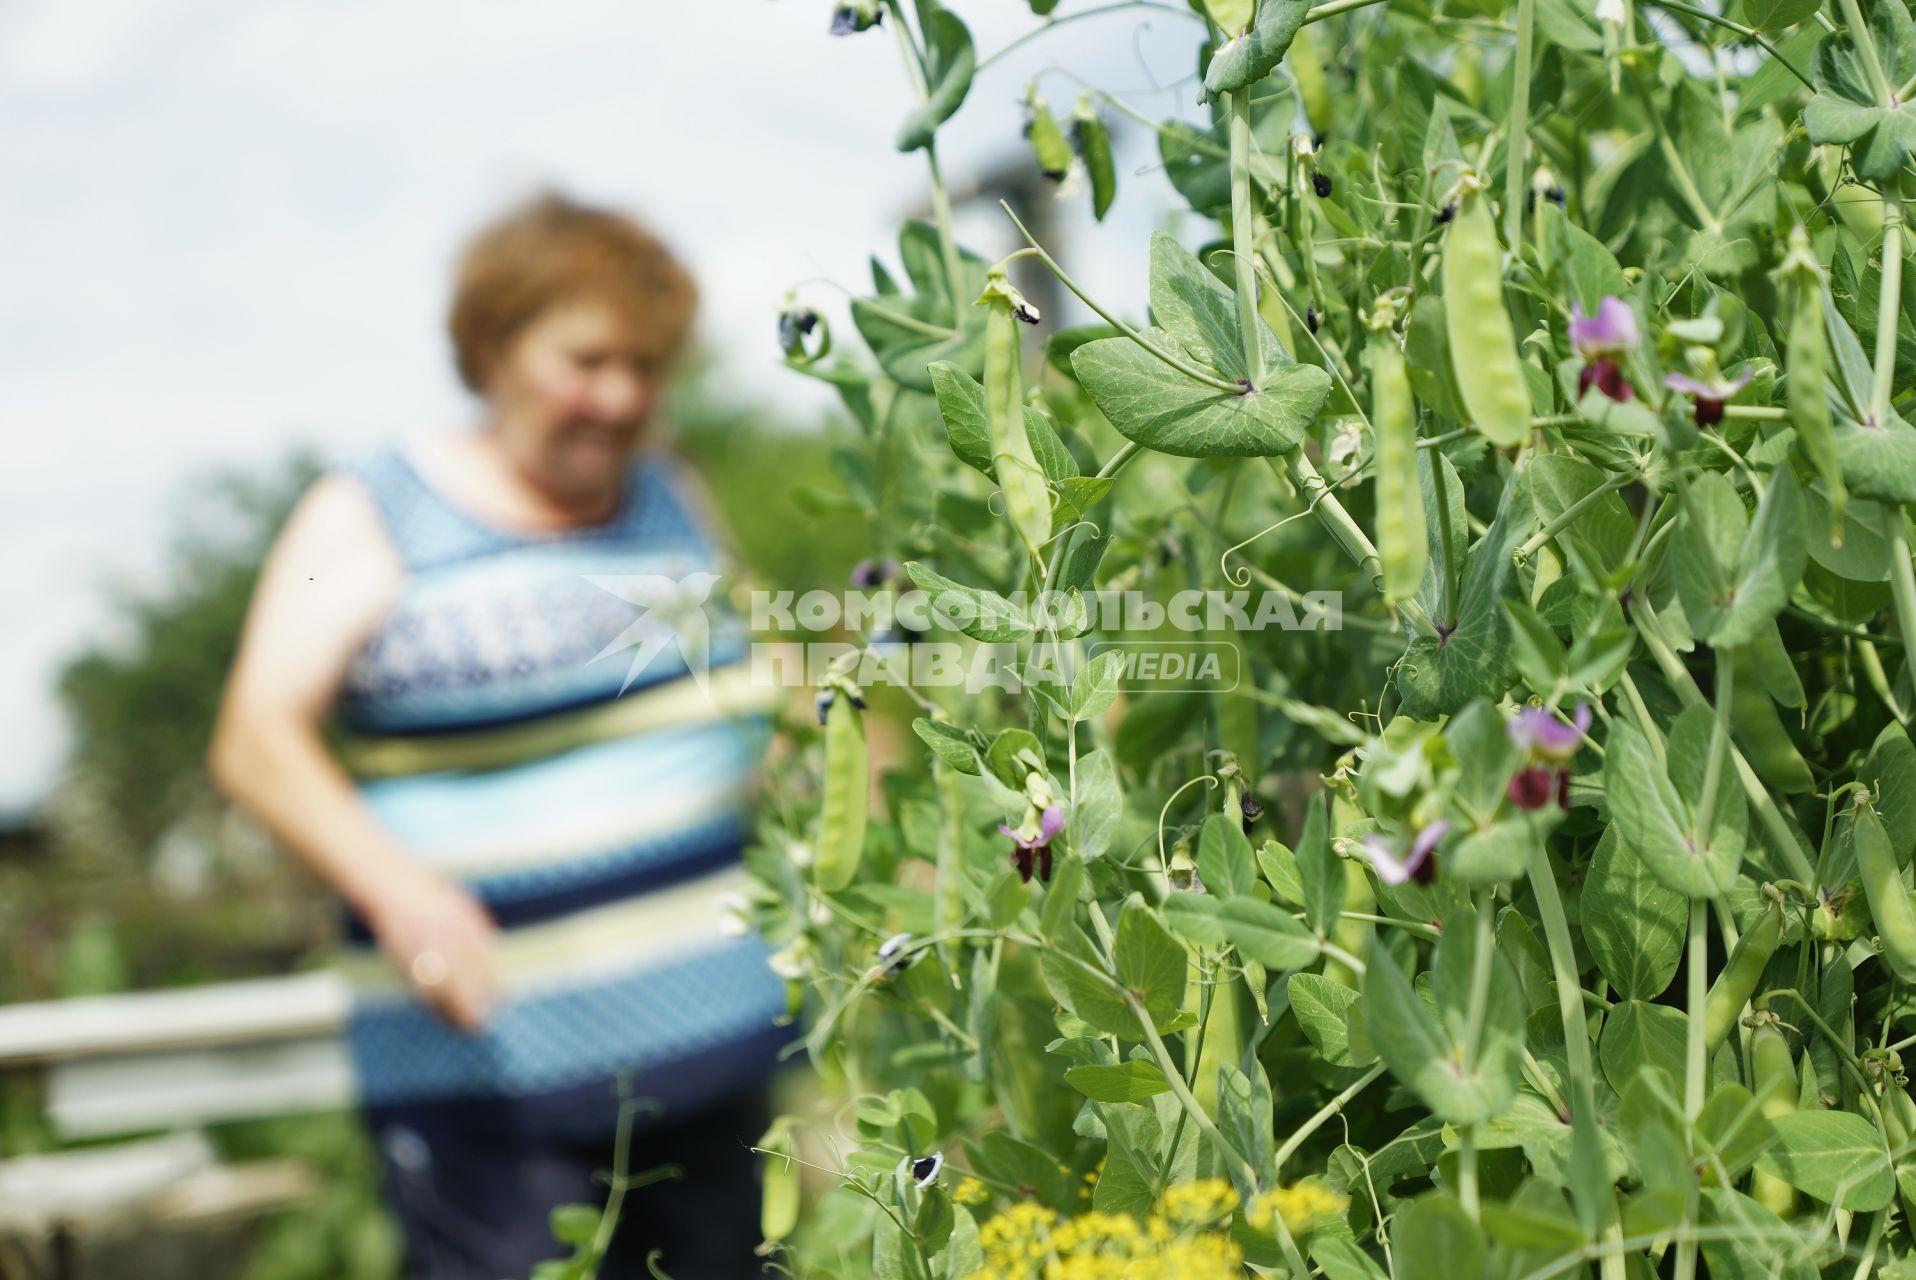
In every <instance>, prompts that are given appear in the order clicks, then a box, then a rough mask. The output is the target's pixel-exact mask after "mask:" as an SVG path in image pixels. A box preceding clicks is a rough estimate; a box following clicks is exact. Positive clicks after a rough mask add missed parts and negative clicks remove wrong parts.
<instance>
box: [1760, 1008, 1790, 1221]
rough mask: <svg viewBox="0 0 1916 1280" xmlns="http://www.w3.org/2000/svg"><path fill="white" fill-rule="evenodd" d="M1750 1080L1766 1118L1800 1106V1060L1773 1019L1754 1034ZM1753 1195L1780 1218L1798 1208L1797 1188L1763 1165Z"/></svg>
mask: <svg viewBox="0 0 1916 1280" xmlns="http://www.w3.org/2000/svg"><path fill="white" fill-rule="evenodd" d="M1750 1080H1751V1082H1752V1083H1753V1084H1754V1085H1755V1086H1756V1088H1755V1093H1756V1105H1757V1107H1758V1108H1759V1109H1760V1110H1761V1111H1762V1113H1763V1118H1764V1119H1765V1120H1774V1119H1776V1118H1777V1117H1778V1116H1783V1115H1788V1114H1789V1113H1790V1112H1792V1111H1795V1110H1796V1091H1797V1086H1796V1063H1795V1061H1794V1060H1793V1059H1792V1058H1791V1057H1790V1042H1789V1038H1788V1037H1787V1036H1785V1035H1784V1034H1783V1032H1782V1031H1781V1030H1780V1029H1779V1028H1778V1027H1777V1026H1776V1024H1775V1023H1773V1022H1766V1023H1764V1024H1763V1025H1762V1026H1760V1027H1758V1028H1757V1029H1756V1030H1755V1031H1754V1032H1752V1033H1751V1035H1750ZM1750 1197H1751V1198H1752V1199H1753V1200H1755V1201H1756V1202H1757V1203H1758V1204H1760V1205H1762V1206H1763V1207H1764V1208H1765V1209H1768V1210H1769V1211H1770V1212H1771V1213H1774V1214H1775V1215H1776V1216H1777V1217H1779V1218H1787V1217H1789V1216H1790V1215H1791V1214H1792V1213H1794V1212H1795V1211H1796V1188H1795V1187H1792V1186H1791V1185H1790V1184H1789V1183H1787V1182H1785V1181H1783V1179H1781V1178H1779V1177H1777V1176H1776V1175H1775V1174H1773V1173H1766V1172H1764V1171H1763V1170H1762V1169H1758V1170H1756V1171H1755V1172H1754V1174H1752V1176H1751V1178H1750Z"/></svg>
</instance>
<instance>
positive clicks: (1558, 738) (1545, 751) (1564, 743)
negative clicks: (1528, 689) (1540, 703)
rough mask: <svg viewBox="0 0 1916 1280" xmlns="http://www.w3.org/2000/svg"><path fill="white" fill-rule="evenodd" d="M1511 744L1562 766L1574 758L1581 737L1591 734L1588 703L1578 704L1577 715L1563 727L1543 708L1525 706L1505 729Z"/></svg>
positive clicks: (1581, 739) (1580, 743) (1562, 724)
mask: <svg viewBox="0 0 1916 1280" xmlns="http://www.w3.org/2000/svg"><path fill="white" fill-rule="evenodd" d="M1506 728H1507V729H1508V731H1509V733H1510V741H1511V743H1512V745H1514V746H1516V747H1517V748H1518V749H1519V750H1521V751H1527V752H1529V753H1530V754H1531V755H1532V756H1533V757H1536V758H1538V759H1542V760H1547V761H1549V762H1551V763H1552V764H1564V763H1567V762H1568V761H1570V760H1573V759H1575V758H1576V755H1577V748H1578V747H1579V746H1581V745H1583V735H1584V734H1586V733H1588V732H1589V731H1590V704H1589V703H1587V702H1583V703H1579V704H1577V711H1576V714H1575V715H1573V716H1571V717H1570V723H1569V724H1565V723H1563V722H1562V721H1561V720H1559V719H1557V717H1556V716H1555V715H1554V714H1553V713H1552V712H1551V711H1550V710H1549V709H1548V708H1545V707H1525V708H1524V709H1523V710H1521V711H1519V712H1518V713H1517V714H1516V716H1515V717H1513V718H1512V719H1511V721H1510V723H1509V724H1508V725H1507V726H1506Z"/></svg>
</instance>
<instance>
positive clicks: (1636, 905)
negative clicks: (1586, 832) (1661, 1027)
mask: <svg viewBox="0 0 1916 1280" xmlns="http://www.w3.org/2000/svg"><path fill="white" fill-rule="evenodd" d="M1579 903H1580V906H1579V912H1580V915H1581V921H1582V924H1583V940H1584V942H1585V943H1586V944H1588V946H1589V948H1590V954H1591V956H1592V957H1593V958H1594V959H1595V960H1596V962H1597V968H1598V969H1600V970H1601V971H1602V972H1603V976H1604V978H1605V980H1606V981H1608V982H1609V984H1610V985H1611V986H1613V987H1615V988H1616V989H1617V991H1618V992H1620V993H1621V994H1622V995H1623V996H1624V997H1625V998H1626V999H1633V1000H1653V999H1655V998H1656V997H1657V996H1659V995H1662V994H1663V991H1664V989H1665V988H1666V987H1668V986H1669V985H1670V981H1671V979H1673V978H1675V977H1676V971H1677V965H1678V963H1679V962H1680V961H1681V960H1682V958H1683V940H1684V931H1685V929H1686V927H1687V925H1688V921H1689V913H1690V904H1689V900H1688V899H1687V898H1685V897H1684V896H1683V895H1682V894H1681V893H1678V892H1677V891H1676V890H1675V889H1672V888H1671V887H1670V886H1669V885H1667V884H1664V883H1663V882H1662V881H1661V880H1659V879H1658V878H1657V877H1656V876H1654V875H1652V874H1651V872H1650V869H1649V867H1647V866H1645V865H1644V862H1643V859H1642V858H1640V857H1638V856H1637V854H1636V851H1635V850H1634V849H1632V848H1631V847H1630V845H1629V844H1627V843H1626V842H1624V841H1623V840H1620V839H1618V837H1617V826H1616V824H1614V823H1613V824H1611V825H1610V826H1609V827H1606V828H1605V829H1604V832H1603V839H1601V840H1599V841H1598V842H1597V852H1596V855H1595V856H1594V857H1593V858H1592V859H1591V861H1590V873H1589V875H1588V876H1587V877H1586V878H1585V880H1584V882H1583V895H1582V897H1581V898H1580V899H1579Z"/></svg>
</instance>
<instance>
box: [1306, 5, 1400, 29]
mask: <svg viewBox="0 0 1916 1280" xmlns="http://www.w3.org/2000/svg"><path fill="white" fill-rule="evenodd" d="M1382 3H1384V0H1331V3H1329V4H1320V5H1318V6H1317V7H1316V8H1315V9H1312V10H1311V11H1310V12H1309V13H1307V14H1305V15H1304V25H1305V26H1307V27H1308V26H1310V25H1311V23H1313V22H1322V21H1323V20H1324V19H1326V18H1335V17H1336V16H1337V15H1338V14H1340V13H1349V12H1350V11H1351V10H1352V9H1364V8H1368V7H1369V6H1371V5H1374V4H1382Z"/></svg>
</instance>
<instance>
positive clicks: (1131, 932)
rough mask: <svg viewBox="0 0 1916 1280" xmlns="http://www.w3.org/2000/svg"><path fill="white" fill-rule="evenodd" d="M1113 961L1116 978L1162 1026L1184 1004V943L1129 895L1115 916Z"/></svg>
mask: <svg viewBox="0 0 1916 1280" xmlns="http://www.w3.org/2000/svg"><path fill="white" fill-rule="evenodd" d="M1111 959H1112V963H1113V964H1114V965H1115V966H1116V967H1117V973H1118V981H1119V982H1121V983H1123V984H1124V985H1125V987H1127V988H1128V989H1129V990H1130V992H1131V994H1132V995H1134V996H1136V997H1137V998H1138V1000H1139V1001H1140V1002H1142V1003H1143V1005H1144V1010H1145V1012H1146V1013H1147V1014H1149V1015H1150V1018H1151V1021H1152V1022H1153V1023H1154V1024H1155V1025H1156V1026H1157V1027H1158V1028H1159V1029H1160V1030H1162V1029H1163V1028H1164V1027H1165V1026H1166V1025H1167V1024H1168V1023H1169V1022H1170V1021H1171V1019H1173V1018H1175V1017H1176V1016H1177V1014H1178V1011H1179V1010H1180V1009H1181V1008H1182V1007H1183V1004H1184V980H1185V970H1186V969H1187V968H1188V967H1189V958H1188V957H1187V955H1186V954H1185V950H1184V944H1183V943H1181V942H1179V941H1178V940H1177V939H1176V938H1174V937H1172V936H1171V933H1170V931H1169V930H1168V929H1166V928H1165V927H1164V925H1163V924H1162V923H1160V922H1159V920H1158V917H1157V913H1156V912H1154V911H1152V910H1151V909H1150V908H1149V907H1147V906H1145V905H1144V903H1143V901H1142V900H1141V899H1139V898H1137V897H1135V896H1134V897H1132V898H1131V899H1130V900H1128V901H1127V902H1126V903H1125V904H1124V910H1123V911H1122V912H1121V913H1120V914H1119V916H1118V930H1117V938H1116V941H1115V943H1114V945H1113V947H1112V956H1111Z"/></svg>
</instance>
